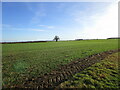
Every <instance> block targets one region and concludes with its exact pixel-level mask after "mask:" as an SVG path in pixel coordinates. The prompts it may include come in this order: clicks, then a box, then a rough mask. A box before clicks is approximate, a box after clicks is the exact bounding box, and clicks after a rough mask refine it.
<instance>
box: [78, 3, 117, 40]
mask: <svg viewBox="0 0 120 90" xmlns="http://www.w3.org/2000/svg"><path fill="white" fill-rule="evenodd" d="M90 20H91V23H92V24H90V25H86V26H84V28H83V31H82V32H80V33H82V34H81V36H79V35H78V36H77V37H78V38H89V39H91V38H92V39H95V38H101V39H104V38H109V37H117V36H118V5H117V3H113V4H111V5H110V6H109V7H107V9H106V12H105V13H103V14H102V15H99V14H95V15H92V16H91V18H90Z"/></svg>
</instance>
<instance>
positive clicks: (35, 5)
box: [2, 2, 117, 41]
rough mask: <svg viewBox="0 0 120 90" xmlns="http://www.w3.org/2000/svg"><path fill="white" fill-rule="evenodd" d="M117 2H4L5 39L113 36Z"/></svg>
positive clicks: (65, 38) (28, 39)
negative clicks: (115, 3) (114, 3)
mask: <svg viewBox="0 0 120 90" xmlns="http://www.w3.org/2000/svg"><path fill="white" fill-rule="evenodd" d="M114 6H115V5H113V4H111V3H108V2H106V3H105V2H104V3H100V2H96V3H95V2H76V3H73V2H63V3H62V2H16V3H15V2H3V3H2V26H3V32H2V36H3V41H30V40H52V39H53V38H54V36H55V35H58V36H59V37H60V38H61V40H74V39H77V38H84V39H87V38H89V39H90V38H92V39H93V38H107V37H114V36H117V30H113V28H116V26H115V25H113V24H114V23H116V21H113V20H116V19H115V18H114V17H116V16H115V15H116V12H114V11H115V10H114ZM111 9H112V10H113V11H111ZM113 12H114V13H113ZM111 17H112V18H113V19H111ZM106 18H107V20H106ZM103 22H104V23H105V24H103ZM110 22H112V23H110ZM101 24H102V25H101ZM110 25H112V27H110ZM111 28H112V29H111ZM100 29H101V30H100ZM110 29H111V30H110ZM109 30H110V31H109ZM98 31H100V32H98ZM110 32H111V33H110ZM106 33H107V34H106ZM103 34H104V35H103Z"/></svg>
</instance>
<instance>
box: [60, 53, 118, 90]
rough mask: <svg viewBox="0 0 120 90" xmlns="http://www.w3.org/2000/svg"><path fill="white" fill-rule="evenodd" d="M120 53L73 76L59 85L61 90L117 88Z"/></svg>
mask: <svg viewBox="0 0 120 90" xmlns="http://www.w3.org/2000/svg"><path fill="white" fill-rule="evenodd" d="M118 54H120V52H119V53H114V54H112V55H110V56H108V57H106V58H105V59H104V60H102V61H101V62H100V63H96V64H94V65H92V66H91V67H89V68H87V69H85V70H84V71H82V72H80V73H77V74H75V75H73V77H72V78H71V79H69V80H68V81H65V82H63V83H61V84H60V85H59V87H61V88H96V89H101V88H112V89H113V88H114V89H115V88H116V90H119V89H118V88H120V86H119V85H118V82H119V81H120V80H119V73H118V67H119V66H118V58H120V56H119V57H118Z"/></svg>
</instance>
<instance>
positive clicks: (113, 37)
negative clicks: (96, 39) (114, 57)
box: [107, 37, 120, 39]
mask: <svg viewBox="0 0 120 90" xmlns="http://www.w3.org/2000/svg"><path fill="white" fill-rule="evenodd" d="M107 39H120V37H111V38H107Z"/></svg>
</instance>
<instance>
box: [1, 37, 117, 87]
mask: <svg viewBox="0 0 120 90" xmlns="http://www.w3.org/2000/svg"><path fill="white" fill-rule="evenodd" d="M115 49H118V39H104V40H82V41H59V42H43V43H16V44H3V45H2V64H3V68H2V73H3V74H2V75H3V76H2V77H3V87H12V86H15V85H18V84H21V83H23V82H24V81H25V80H27V79H28V78H34V77H38V76H40V75H44V74H45V73H49V72H51V71H52V70H54V69H56V68H58V67H59V66H61V65H65V64H68V63H70V62H71V61H74V60H77V59H81V58H85V57H87V56H90V55H93V54H97V53H101V52H104V51H109V50H115Z"/></svg>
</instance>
